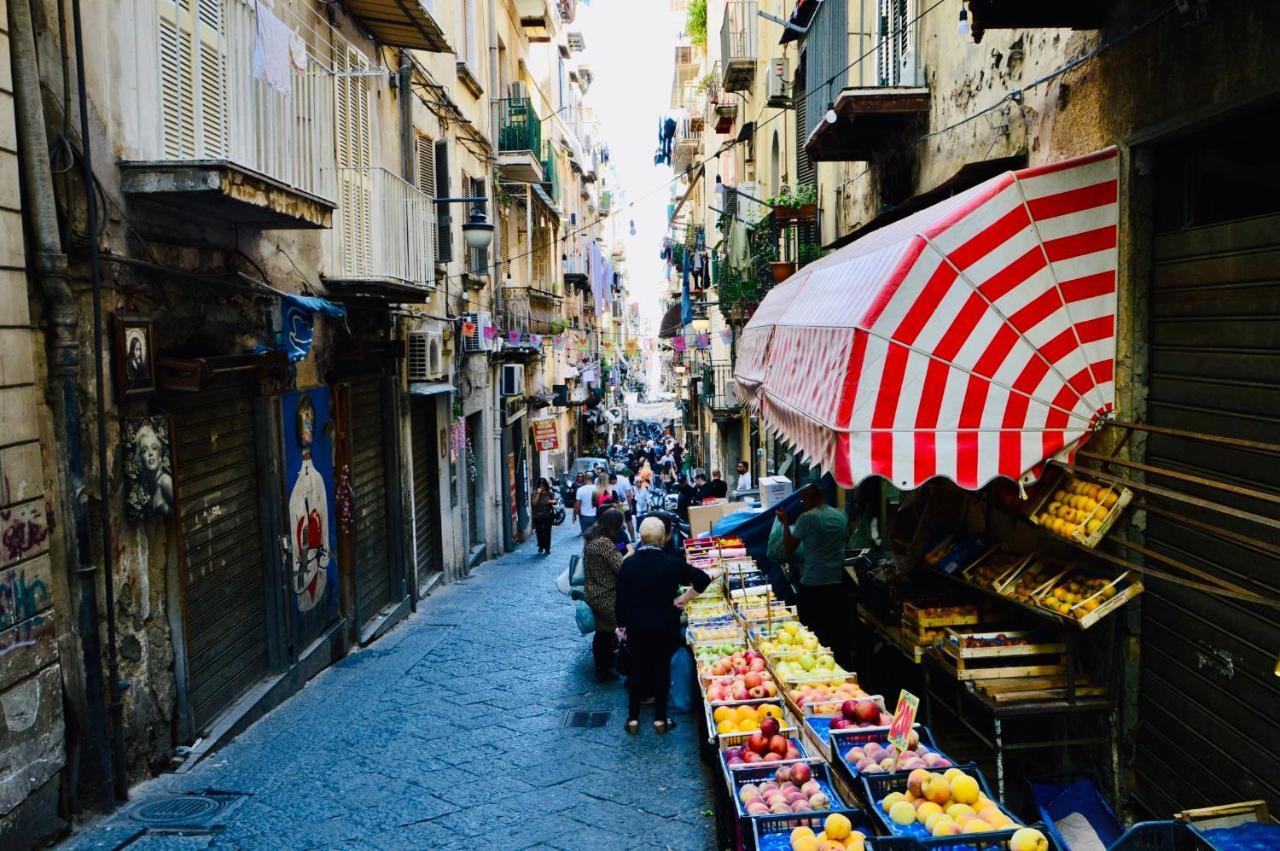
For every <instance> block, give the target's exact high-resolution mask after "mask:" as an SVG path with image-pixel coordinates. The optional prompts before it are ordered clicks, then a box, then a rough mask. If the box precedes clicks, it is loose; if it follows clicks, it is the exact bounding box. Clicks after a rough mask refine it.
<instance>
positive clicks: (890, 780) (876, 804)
mask: <svg viewBox="0 0 1280 851" xmlns="http://www.w3.org/2000/svg"><path fill="white" fill-rule="evenodd" d="M955 767H956V768H959V769H960V770H961V771H963V772H964V773H965V774H968V775H969V776H970V777H973V778H974V779H976V780H977V781H978V788H979V789H980V790H981V791H982V794H983V795H986V796H987V798H989V799H990V800H991V801H992V802H993V803H995V804H996V806H1000V802H999V800H998V799H997V798H996V796H995V795H993V794H991V787H990V786H989V785H987V778H986V777H984V776H983V775H982V772H981V771H979V770H978V767H977V766H976V765H957V766H955ZM910 776H911V772H910V771H898V772H895V773H893V774H860V775H859V776H858V780H859V782H860V783H861V785H862V790H863V795H864V799H865V800H866V802H867V809H868V811H869V812H871V813H873V814H874V815H875V817H876V819H877V820H878V821H879V822H880V825H881V826H882V827H883V828H884V830H885V831H886V832H887V833H888V834H889V835H891V836H899V837H906V838H909V839H919V840H933V839H934V838H935V837H933V836H932V835H931V834H930V833H929V832H928V830H926V829H925V826H924V825H922V824H920V823H919V822H912V823H911V824H908V825H900V824H897V823H895V822H894V821H893V819H891V818H889V814H888V813H887V812H885V811H884V809H883V808H882V807H881V806H880V801H881V800H883V799H884V797H885V796H886V795H888V794H889V793H890V792H905V791H906V789H907V778H908V777H910ZM1000 810H1001V812H1004V814H1005V815H1009V812H1008V811H1007V810H1005V809H1004V807H1000ZM1010 817H1011V818H1012V816H1010ZM1013 831H1014V828H1007V829H1005V830H999V831H992V832H990V833H973V834H969V835H967V836H965V837H964V839H965V841H966V842H967V843H969V844H970V845H972V844H974V843H978V842H985V841H987V840H988V839H990V840H991V841H995V840H996V839H997V838H999V839H1004V840H1008V838H1009V837H1010V836H1012V835H1013ZM946 839H948V840H952V841H953V840H954V839H955V837H946Z"/></svg>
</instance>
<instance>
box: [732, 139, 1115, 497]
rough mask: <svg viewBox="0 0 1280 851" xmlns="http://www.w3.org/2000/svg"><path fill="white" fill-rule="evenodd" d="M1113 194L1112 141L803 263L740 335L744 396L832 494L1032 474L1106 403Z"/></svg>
mask: <svg viewBox="0 0 1280 851" xmlns="http://www.w3.org/2000/svg"><path fill="white" fill-rule="evenodd" d="M1116 197H1117V158H1116V151H1115V150H1114V149H1108V150H1105V151H1100V152H1098V153H1096V154H1091V155H1089V156H1085V157H1080V158H1077V159H1073V160H1067V161H1063V162H1059V163H1054V164H1052V165H1047V166H1038V167H1035V168H1027V169H1021V170H1018V171H1010V172H1006V173H1004V174H1001V175H998V176H996V177H994V178H992V179H990V180H988V181H986V182H985V183H981V184H979V185H978V186H975V187H973V188H972V189H970V190H968V191H966V192H963V193H960V194H959V195H956V196H954V197H952V198H950V199H947V200H946V201H943V202H941V203H939V204H937V205H935V206H933V207H930V208H928V209H926V210H922V211H920V212H919V213H916V214H914V215H912V216H909V217H907V218H905V219H902V220H901V221H898V222H894V223H893V224H890V225H887V226H885V227H884V228H882V229H881V230H878V231H875V232H873V233H870V234H867V235H866V236H864V237H863V238H861V239H859V240H857V241H856V242H854V243H852V244H850V245H847V246H845V247H844V248H841V249H840V250H839V251H836V252H835V253H833V254H831V255H829V256H827V257H825V258H823V259H822V260H820V261H818V262H816V263H813V264H810V265H809V266H806V267H805V268H804V269H803V270H801V271H800V272H799V273H797V274H795V275H793V276H792V277H791V278H790V279H788V280H787V281H786V282H785V283H783V284H781V285H779V286H777V287H775V288H774V289H773V290H772V291H770V292H769V294H768V295H767V296H766V297H765V299H764V301H763V303H761V305H760V308H759V309H758V310H757V311H756V313H755V315H754V316H753V317H752V319H751V321H750V322H749V323H748V324H747V326H746V328H744V329H743V331H742V334H741V335H740V337H739V354H738V359H737V363H736V368H735V376H734V377H735V379H736V381H737V384H738V388H739V390H740V392H741V394H742V396H743V398H744V399H746V400H747V401H748V403H749V404H751V405H752V406H753V407H754V408H755V409H756V410H757V412H758V413H759V415H760V416H761V419H762V420H763V421H764V423H765V425H766V426H767V427H769V428H771V429H773V430H775V431H777V432H779V433H781V434H782V436H783V437H785V438H786V439H788V440H790V441H791V442H792V443H794V444H795V445H796V446H797V448H799V449H800V450H801V451H802V452H804V453H805V454H806V455H808V456H810V458H811V459H813V460H814V461H816V462H817V463H818V464H820V465H821V466H822V467H823V468H824V469H826V470H828V471H830V472H831V473H832V474H833V475H834V476H835V478H836V481H837V482H838V483H839V484H840V485H841V486H843V487H852V486H853V485H854V484H856V483H857V482H859V481H861V480H862V479H864V478H867V477H868V476H883V477H884V478H886V479H889V480H891V481H892V482H893V483H894V484H895V485H897V486H898V487H900V488H914V487H916V486H918V485H920V484H922V483H924V482H925V481H928V480H929V479H931V478H933V477H935V476H944V477H946V478H948V479H951V480H952V481H954V482H956V483H957V484H959V485H960V486H962V487H965V488H971V489H972V488H979V487H981V486H983V485H985V484H986V483H987V482H989V481H990V480H991V479H993V478H996V477H997V476H1003V477H1006V478H1009V479H1014V480H1019V481H1033V480H1034V479H1035V478H1036V477H1037V476H1038V474H1039V468H1040V466H1041V464H1042V462H1043V461H1044V460H1045V459H1047V458H1051V457H1054V456H1056V455H1059V454H1062V453H1070V452H1071V451H1072V450H1074V449H1075V448H1076V447H1077V446H1078V445H1079V443H1080V442H1081V440H1082V439H1084V438H1085V437H1086V436H1087V435H1088V434H1089V433H1090V431H1091V429H1092V428H1093V427H1094V426H1095V425H1096V423H1097V420H1098V419H1099V418H1100V417H1102V416H1105V415H1106V414H1108V413H1109V412H1110V411H1111V410H1112V408H1113V404H1114V399H1115V386H1114V380H1113V374H1114V360H1115V316H1116V230H1117V228H1116V221H1117V205H1116Z"/></svg>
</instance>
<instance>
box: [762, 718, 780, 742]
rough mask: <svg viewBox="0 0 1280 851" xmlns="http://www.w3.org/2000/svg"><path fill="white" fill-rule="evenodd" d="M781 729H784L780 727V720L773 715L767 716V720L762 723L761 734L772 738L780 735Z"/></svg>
mask: <svg viewBox="0 0 1280 851" xmlns="http://www.w3.org/2000/svg"><path fill="white" fill-rule="evenodd" d="M780 729H782V728H781V727H780V726H779V725H778V719H777V718H774V717H773V716H772V715H766V716H765V719H764V720H763V721H761V722H760V732H761V733H764V734H765V735H766V736H768V737H770V738H773V737H774V736H776V735H778V731H779V730H780Z"/></svg>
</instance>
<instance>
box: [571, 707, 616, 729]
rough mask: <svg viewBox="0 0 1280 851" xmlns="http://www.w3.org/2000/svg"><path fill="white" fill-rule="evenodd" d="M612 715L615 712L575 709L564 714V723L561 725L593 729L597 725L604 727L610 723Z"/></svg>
mask: <svg viewBox="0 0 1280 851" xmlns="http://www.w3.org/2000/svg"><path fill="white" fill-rule="evenodd" d="M612 717H613V712H600V711H594V710H585V709H574V710H570V711H569V712H566V713H565V714H564V723H563V724H562V725H561V726H562V727H580V728H583V729H592V728H595V727H603V726H604V725H606V724H608V723H609V719H611V718H612Z"/></svg>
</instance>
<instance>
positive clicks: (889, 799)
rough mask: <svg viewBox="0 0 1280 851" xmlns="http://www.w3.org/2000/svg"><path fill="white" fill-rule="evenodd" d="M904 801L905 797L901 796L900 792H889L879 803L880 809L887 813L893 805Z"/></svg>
mask: <svg viewBox="0 0 1280 851" xmlns="http://www.w3.org/2000/svg"><path fill="white" fill-rule="evenodd" d="M906 799H907V796H906V795H904V794H902V793H901V792H890V793H889V794H888V795H885V796H884V798H883V799H882V800H881V801H880V808H881V809H883V810H884V811H885V812H886V813H887V812H889V808H890V807H892V806H893V805H894V804H896V803H898V802H899V801H905V800H906Z"/></svg>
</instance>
